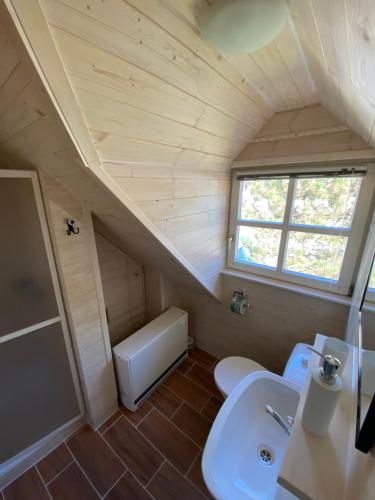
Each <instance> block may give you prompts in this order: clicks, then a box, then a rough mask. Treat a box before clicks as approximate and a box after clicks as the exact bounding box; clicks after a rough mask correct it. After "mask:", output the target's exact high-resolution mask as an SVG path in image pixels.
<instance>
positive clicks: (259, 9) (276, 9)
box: [199, 0, 288, 54]
mask: <svg viewBox="0 0 375 500" xmlns="http://www.w3.org/2000/svg"><path fill="white" fill-rule="evenodd" d="M287 20H288V11H287V8H286V5H285V3H284V0H218V1H217V2H216V3H214V4H213V5H212V6H211V7H210V8H209V9H208V11H207V13H206V14H205V15H204V16H203V17H202V19H201V20H200V21H199V27H200V30H201V32H202V34H203V37H204V38H205V39H206V40H207V42H208V43H209V44H210V45H212V46H213V47H215V48H216V49H218V50H220V51H221V52H223V53H225V54H247V53H249V52H254V51H255V50H258V49H260V48H261V47H263V46H264V45H267V44H268V43H270V42H271V41H272V40H273V39H274V38H275V37H276V36H277V35H278V34H279V33H280V31H281V30H282V29H283V28H284V26H285V24H286V22H287Z"/></svg>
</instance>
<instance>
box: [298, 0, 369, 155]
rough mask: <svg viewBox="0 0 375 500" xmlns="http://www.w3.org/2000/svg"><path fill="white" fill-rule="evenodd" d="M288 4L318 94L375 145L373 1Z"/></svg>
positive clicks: (320, 0) (318, 0)
mask: <svg viewBox="0 0 375 500" xmlns="http://www.w3.org/2000/svg"><path fill="white" fill-rule="evenodd" d="M288 4H289V8H290V11H291V14H292V16H293V21H294V23H295V26H296V28H297V32H298V35H299V39H300V41H301V44H302V47H303V51H304V54H305V56H306V59H307V62H308V64H309V67H310V69H311V74H312V76H313V78H314V82H315V85H316V88H317V91H318V95H319V100H320V101H321V102H322V103H323V104H324V105H325V106H326V107H327V108H328V109H330V110H331V111H332V112H333V113H335V114H336V115H337V116H338V117H339V118H340V119H341V120H342V122H344V123H346V124H347V125H348V126H350V127H351V128H352V129H353V130H355V131H356V132H357V133H359V134H360V135H361V136H362V137H363V139H364V140H365V141H366V142H367V143H369V144H371V145H372V146H373V147H375V85H374V79H375V2H374V1H373V0H329V1H326V0H288Z"/></svg>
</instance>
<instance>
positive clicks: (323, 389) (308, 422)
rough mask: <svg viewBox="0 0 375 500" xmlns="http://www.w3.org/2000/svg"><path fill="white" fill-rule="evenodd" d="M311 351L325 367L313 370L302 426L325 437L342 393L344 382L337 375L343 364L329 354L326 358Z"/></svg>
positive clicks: (314, 433) (316, 434)
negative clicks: (319, 357)
mask: <svg viewBox="0 0 375 500" xmlns="http://www.w3.org/2000/svg"><path fill="white" fill-rule="evenodd" d="M309 349H311V351H313V352H315V353H316V354H318V355H319V356H321V357H322V358H323V366H322V367H321V368H320V367H316V368H314V369H313V372H312V375H311V378H310V384H309V387H308V390H307V395H306V399H305V406H304V408H303V412H302V425H303V427H304V428H305V429H306V430H307V431H308V432H310V433H311V434H313V435H314V436H324V434H326V433H327V432H328V427H329V424H330V423H331V420H332V416H333V413H334V411H335V407H336V403H337V400H338V399H339V396H340V393H341V391H342V381H341V379H340V377H339V376H338V375H337V374H336V370H337V369H338V368H339V366H340V364H341V363H340V361H339V360H338V359H337V358H334V357H333V356H331V355H329V354H327V355H325V356H324V355H323V354H321V353H320V352H319V351H316V350H315V349H312V348H311V347H310V348H309Z"/></svg>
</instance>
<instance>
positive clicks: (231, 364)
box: [214, 356, 268, 398]
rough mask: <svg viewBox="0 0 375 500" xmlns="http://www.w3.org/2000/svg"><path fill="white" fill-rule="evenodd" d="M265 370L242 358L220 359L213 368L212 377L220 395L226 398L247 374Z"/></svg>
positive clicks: (257, 364)
mask: <svg viewBox="0 0 375 500" xmlns="http://www.w3.org/2000/svg"><path fill="white" fill-rule="evenodd" d="M259 370H263V371H264V370H265V371H268V370H267V368H264V366H262V365H260V364H259V363H256V362H255V361H252V360H251V359H248V358H243V357H242V356H230V357H228V358H225V359H222V360H221V361H219V363H218V364H217V365H216V367H215V371H214V377H215V382H216V385H217V386H218V388H219V389H220V391H221V393H222V395H223V396H224V397H225V398H226V397H228V395H229V394H230V393H231V392H232V390H233V389H234V388H235V386H236V385H237V384H238V382H240V381H241V380H242V379H243V378H244V377H246V375H249V373H252V372H256V371H259Z"/></svg>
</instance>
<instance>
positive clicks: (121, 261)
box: [95, 231, 146, 347]
mask: <svg viewBox="0 0 375 500" xmlns="http://www.w3.org/2000/svg"><path fill="white" fill-rule="evenodd" d="M95 241H96V246H97V251H98V258H99V267H100V275H101V279H102V283H103V293H104V301H105V307H106V312H107V320H108V329H109V335H110V339H111V345H112V347H113V346H115V345H116V344H118V343H119V342H121V341H122V340H124V339H125V338H126V337H128V336H129V335H131V334H132V333H134V332H135V331H136V330H138V329H139V328H140V327H141V326H143V325H144V324H145V323H146V300H145V283H144V270H143V267H142V266H141V265H140V264H138V262H136V261H135V260H134V259H132V258H131V257H129V256H128V255H126V254H125V253H124V252H123V251H122V250H121V249H120V248H118V247H116V246H115V245H114V244H113V243H112V242H111V241H109V240H108V239H107V238H106V237H104V236H102V235H101V234H100V233H98V232H97V231H96V232H95Z"/></svg>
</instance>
